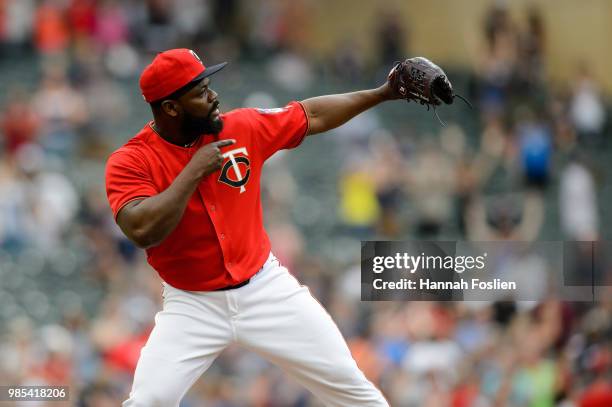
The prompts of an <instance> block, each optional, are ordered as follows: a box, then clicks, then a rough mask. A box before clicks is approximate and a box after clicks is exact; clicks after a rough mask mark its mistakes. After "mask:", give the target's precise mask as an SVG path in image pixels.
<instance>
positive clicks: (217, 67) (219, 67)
mask: <svg viewBox="0 0 612 407" xmlns="http://www.w3.org/2000/svg"><path fill="white" fill-rule="evenodd" d="M225 65H227V62H221V63H220V64H217V65H212V66H207V67H206V69H204V72H202V73H201V74H199V75H198V76H196V77H195V78H193V79H192V80H191V82H196V81H200V80H202V79H204V78H206V77H207V76H210V75H212V74H214V73H216V72H219V71H220V70H222V69H223V68H225Z"/></svg>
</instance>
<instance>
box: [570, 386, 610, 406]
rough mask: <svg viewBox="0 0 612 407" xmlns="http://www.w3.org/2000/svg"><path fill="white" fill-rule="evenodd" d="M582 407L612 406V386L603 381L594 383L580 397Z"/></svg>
mask: <svg viewBox="0 0 612 407" xmlns="http://www.w3.org/2000/svg"><path fill="white" fill-rule="evenodd" d="M578 405H579V406H580V407H610V406H612V384H610V383H606V382H605V381H603V380H601V381H598V382H595V383H593V384H592V385H591V386H590V387H589V388H588V389H587V390H586V391H585V392H584V393H583V394H582V397H580V401H579V402H578Z"/></svg>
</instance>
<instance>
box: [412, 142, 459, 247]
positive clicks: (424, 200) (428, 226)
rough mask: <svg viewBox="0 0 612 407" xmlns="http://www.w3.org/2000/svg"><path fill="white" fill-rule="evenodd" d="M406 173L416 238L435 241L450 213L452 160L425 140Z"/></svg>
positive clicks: (452, 176) (452, 185) (435, 145)
mask: <svg viewBox="0 0 612 407" xmlns="http://www.w3.org/2000/svg"><path fill="white" fill-rule="evenodd" d="M408 174H409V184H408V188H409V192H410V197H411V198H412V201H413V202H414V205H415V209H416V219H415V222H416V234H417V236H418V237H419V238H420V239H435V238H436V237H437V236H439V235H440V233H441V232H442V228H443V226H444V225H445V224H446V223H447V222H448V220H449V217H450V216H451V214H452V194H453V193H454V185H455V169H454V168H453V164H452V160H451V159H450V157H449V156H448V155H447V154H445V153H444V152H443V151H441V149H440V148H439V145H438V144H437V142H435V141H432V140H431V137H427V138H426V140H425V141H424V142H423V146H422V147H421V149H420V150H419V152H418V154H416V157H415V158H414V161H413V162H412V163H411V164H410V165H409V168H408Z"/></svg>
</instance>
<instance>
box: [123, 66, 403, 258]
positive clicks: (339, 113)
mask: <svg viewBox="0 0 612 407" xmlns="http://www.w3.org/2000/svg"><path fill="white" fill-rule="evenodd" d="M209 85H210V79H209V78H204V79H203V80H202V81H201V82H200V83H198V84H197V85H196V86H195V87H194V88H192V89H191V90H190V91H188V92H187V93H185V94H184V95H182V96H180V97H179V98H177V99H168V100H164V101H162V102H161V105H156V106H152V110H153V117H154V124H153V129H154V130H155V131H156V132H157V133H158V134H159V135H160V136H161V137H163V138H164V139H165V140H167V141H168V142H170V143H173V144H176V145H180V146H185V145H189V144H191V143H193V142H194V141H196V140H197V138H198V137H200V135H201V134H202V133H203V132H202V131H198V129H197V126H194V125H193V124H194V123H196V124H198V125H204V124H206V125H207V126H208V127H206V128H207V129H210V128H215V126H217V125H219V123H218V121H219V120H220V118H219V116H218V110H217V109H216V106H217V105H218V101H217V96H218V95H217V93H216V92H215V91H213V90H212V89H210V88H209ZM397 98H398V96H397V95H395V94H394V92H393V91H392V90H391V88H390V87H389V84H388V83H385V84H383V85H382V86H380V87H378V88H376V89H369V90H362V91H357V92H351V93H345V94H340V95H327V96H319V97H314V98H310V99H306V100H303V101H302V105H303V106H304V109H305V110H306V113H307V115H308V122H309V129H308V135H312V134H317V133H323V132H325V131H328V130H331V129H333V128H336V127H338V126H340V125H342V124H344V123H346V122H347V121H348V120H350V119H351V118H353V117H355V116H356V115H358V114H359V113H361V112H363V111H365V110H367V109H370V108H371V107H374V106H376V105H377V104H379V103H381V102H384V101H386V100H391V99H397ZM211 132H212V131H211ZM235 142H236V141H235V140H220V141H214V142H211V143H208V144H206V145H204V146H202V147H201V148H199V149H198V151H197V152H196V153H195V154H194V155H193V157H192V158H191V160H190V161H189V163H187V165H186V166H185V168H183V170H182V171H181V172H180V173H179V175H178V176H177V177H176V179H175V180H174V182H172V184H170V186H169V187H168V188H166V190H164V191H163V192H160V193H159V194H157V195H154V196H151V197H148V198H144V199H142V200H136V201H132V202H130V203H128V204H126V205H125V206H124V207H123V208H122V209H121V210H120V211H119V214H118V215H117V223H118V225H119V227H120V228H121V230H122V231H123V233H125V235H126V236H127V237H128V238H129V239H130V240H131V241H132V242H134V243H135V244H136V245H137V246H138V247H141V248H145V249H146V248H149V247H153V246H157V245H158V244H160V243H161V242H162V241H163V240H164V239H165V238H166V237H167V236H168V235H169V234H170V233H171V232H172V231H173V230H174V229H175V228H176V226H177V225H178V223H179V222H180V220H181V218H182V217H183V213H184V212H185V208H186V207H187V203H188V202H189V199H190V198H191V196H192V195H193V193H194V192H195V190H196V188H197V186H198V185H199V184H200V182H201V181H202V180H203V179H204V178H205V177H207V176H208V175H210V174H211V173H213V172H215V171H217V170H219V169H220V168H221V164H222V163H223V157H222V155H221V154H222V151H221V150H222V149H223V148H224V147H227V146H230V145H232V144H234V143H235Z"/></svg>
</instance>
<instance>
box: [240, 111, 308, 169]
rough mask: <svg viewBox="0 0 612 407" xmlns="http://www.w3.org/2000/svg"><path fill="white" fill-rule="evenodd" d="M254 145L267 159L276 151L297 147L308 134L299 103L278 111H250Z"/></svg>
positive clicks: (304, 113)
mask: <svg viewBox="0 0 612 407" xmlns="http://www.w3.org/2000/svg"><path fill="white" fill-rule="evenodd" d="M250 110H251V118H252V124H253V128H254V133H255V134H254V137H255V143H256V144H257V146H258V148H259V149H260V151H261V152H262V154H263V158H264V160H266V159H268V158H269V157H270V156H271V155H272V154H274V153H275V152H277V151H278V150H284V149H289V148H294V147H297V146H298V145H299V144H300V143H301V142H302V140H304V137H306V134H308V116H307V115H306V111H305V110H304V107H303V106H302V104H301V103H300V102H291V103H289V104H287V106H285V107H283V108H278V109H250Z"/></svg>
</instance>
